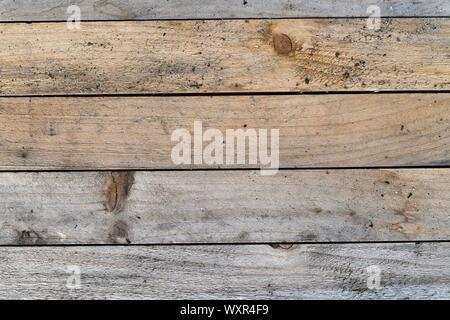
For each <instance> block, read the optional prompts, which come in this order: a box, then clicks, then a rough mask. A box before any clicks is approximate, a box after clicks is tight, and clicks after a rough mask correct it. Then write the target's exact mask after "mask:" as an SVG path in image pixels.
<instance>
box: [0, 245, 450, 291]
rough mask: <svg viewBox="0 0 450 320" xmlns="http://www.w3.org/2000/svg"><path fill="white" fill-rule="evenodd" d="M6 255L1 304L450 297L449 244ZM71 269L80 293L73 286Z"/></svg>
mask: <svg viewBox="0 0 450 320" xmlns="http://www.w3.org/2000/svg"><path fill="white" fill-rule="evenodd" d="M0 257H1V259H0V269H1V270H2V272H1V273H0V297H1V298H2V299H44V298H47V299H48V298H51V299H55V298H63V299H83V298H85V299H87V298H89V299H91V298H93V299H105V298H108V299H218V298H220V299H314V298H315V299H380V298H381V299H430V298H432V299H449V298H450V268H449V267H448V266H449V264H450V245H449V244H448V243H422V244H419V243H417V244H413V243H406V244H371V245H362V244H358V245H339V244H334V245H294V246H293V247H291V248H290V249H283V248H272V247H270V246H268V245H255V246H157V247H58V248H55V247H40V248H17V247H16V248H14V247H9V248H5V247H3V248H0ZM69 266H78V267H80V271H81V277H80V279H81V283H80V288H79V289H69V288H67V282H68V280H69V277H70V275H71V274H70V273H68V272H67V270H68V269H67V268H68V267H69ZM370 266H378V268H379V270H380V271H381V274H380V275H381V279H380V280H381V281H380V288H379V289H369V286H368V284H367V283H368V280H369V276H370V274H369V272H368V271H367V268H368V267H370ZM72 268H73V267H72ZM372 268H373V267H372ZM369 281H370V280H369ZM73 283H74V282H71V281H70V280H69V284H73ZM369 283H370V282H369ZM370 288H373V286H370Z"/></svg>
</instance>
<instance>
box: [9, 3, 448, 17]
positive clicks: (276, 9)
mask: <svg viewBox="0 0 450 320" xmlns="http://www.w3.org/2000/svg"><path fill="white" fill-rule="evenodd" d="M374 4H375V5H378V6H379V7H380V10H381V16H382V17H393V16H422V17H423V16H449V15H450V4H449V2H448V1H445V0H428V1H414V0H382V1H379V0H377V1H373V0H340V1H336V0H315V1H311V0H270V1H267V0H246V1H243V0H226V1H224V0H207V1H203V0H170V1H167V0H46V1H36V0H2V1H1V2H0V21H64V20H66V19H67V18H68V16H69V14H68V13H67V7H68V6H69V5H78V6H79V7H80V9H81V14H82V19H83V20H142V19H209V18H298V17H365V16H368V15H369V13H368V12H367V8H368V7H369V6H370V5H374Z"/></svg>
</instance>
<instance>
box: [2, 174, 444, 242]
mask: <svg viewBox="0 0 450 320" xmlns="http://www.w3.org/2000/svg"><path fill="white" fill-rule="evenodd" d="M449 177H450V169H401V170H376V169H372V170H370V169H369V170H306V171H304V170H283V171H280V172H279V173H278V174H277V175H274V176H260V175H259V173H258V172H256V171H179V172H173V171H164V172H158V171H157V172H135V173H133V172H112V173H111V172H41V173H1V174H0V244H9V245H29V244H105V243H120V244H130V243H132V244H160V243H163V244H166V243H248V242H316V241H322V242H325V241H350V242H351V241H399V240H402V241H403V240H408V241H409V240H443V239H449V238H450V218H449V209H450V193H449V192H448V191H449V190H450V179H449Z"/></svg>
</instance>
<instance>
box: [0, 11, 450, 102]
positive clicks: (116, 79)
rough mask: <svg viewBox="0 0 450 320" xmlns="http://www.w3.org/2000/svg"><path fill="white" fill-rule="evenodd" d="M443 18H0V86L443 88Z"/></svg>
mask: <svg viewBox="0 0 450 320" xmlns="http://www.w3.org/2000/svg"><path fill="white" fill-rule="evenodd" d="M449 47H450V20H449V19H435V18H414V19H388V20H384V21H383V24H382V26H381V30H379V31H376V30H368V28H367V27H366V20H365V19H303V20H301V19H296V20H292V19H291V20H289V19H281V20H247V21H244V20H226V21H220V20H212V21H211V20H208V21H205V20H203V21H192V20H188V21H144V22H143V21H126V22H101V23H99V22H85V23H83V25H82V28H81V29H80V30H68V29H67V27H66V24H65V23H38V24H31V25H30V24H20V23H18V24H17V23H5V24H0V52H1V54H0V68H1V70H0V72H1V77H0V95H46V94H54V95H60V94H61V95H68V94H138V93H209V92H212V93H214V92H287V91H291V92H301V91H329V90H336V91H347V90H348V91H355V90H368V91H377V90H448V89H450V81H449V77H448V75H449V73H450V55H449Z"/></svg>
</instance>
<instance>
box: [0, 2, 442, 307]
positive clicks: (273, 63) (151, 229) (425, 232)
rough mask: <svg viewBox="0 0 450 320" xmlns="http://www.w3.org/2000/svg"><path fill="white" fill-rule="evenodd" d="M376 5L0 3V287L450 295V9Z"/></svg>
mask: <svg viewBox="0 0 450 320" xmlns="http://www.w3.org/2000/svg"><path fill="white" fill-rule="evenodd" d="M372 2H374V1H354V0H345V1H344V0H342V1H333V0H320V1H319V0H318V1H314V3H312V2H311V1H303V0H290V1H287V0H273V1H262V0H259V1H257V0H248V1H244V2H243V1H240V0H239V1H238V0H236V1H234V0H233V1H219V0H214V1H208V2H206V3H205V1H197V0H184V1H181V0H180V1H178V0H173V1H165V0H164V1H162V0H161V1H157V0H151V1H144V0H129V1H123V0H107V1H104V0H102V1H100V0H87V1H81V0H80V1H66V0H50V1H32V0H14V1H13V0H3V1H2V2H1V3H0V257H1V259H0V298H4V299H16V298H19V299H22V298H30V299H34V298H50V299H55V298H66V299H83V298H96V299H104V298H110V299H127V298H128V299H189V298H191V299H202V298H209V299H214V298H228V299H236V298H249V299H255V298H261V299H302V298H307V299H311V298H325V299H329V298H332V299H361V298H362V299H428V298H433V299H445V298H447V299H448V298H450V274H449V270H450V268H449V264H450V248H449V244H448V242H449V241H450V215H449V213H450V19H449V17H450V4H449V2H448V1H443V0H433V1H427V2H418V1H412V0H408V1H399V0H390V1H389V0H385V1H376V2H377V3H376V4H377V5H378V6H379V8H380V13H381V16H382V20H381V29H380V30H370V29H368V28H367V16H368V15H370V13H368V11H367V9H368V6H369V5H372V4H373V3H372ZM70 4H72V5H78V6H79V7H80V9H81V18H82V21H81V29H70V30H69V29H68V28H67V24H66V20H67V18H68V16H69V15H70V13H67V12H68V11H67V8H68V6H69V5H70ZM24 22H26V23H24ZM35 22H36V23H35ZM195 121H202V122H203V125H204V127H205V129H206V128H216V129H219V130H220V131H221V132H224V131H225V130H226V129H235V130H237V129H248V128H267V129H279V132H280V136H279V140H280V146H279V151H280V159H279V160H280V170H279V171H278V172H277V173H276V174H275V175H269V176H261V175H260V171H259V169H260V168H259V166H257V165H254V164H238V165H232V164H225V165H220V164H214V165H205V164H202V165H197V164H186V165H175V164H174V163H173V161H172V160H171V151H172V147H173V145H174V143H173V141H172V140H171V134H172V132H173V131H174V130H176V129H179V128H186V129H187V130H188V131H189V132H193V130H194V129H193V125H194V122H195ZM70 266H77V267H79V268H80V271H81V286H80V287H79V288H75V289H74V288H69V287H67V279H68V278H69V277H70V273H68V272H67V268H68V267H70ZM371 267H376V268H377V269H378V270H379V271H380V279H381V281H380V286H378V287H377V288H373V287H371V286H370V285H368V279H369V276H370V272H369V271H368V270H369V269H368V268H371Z"/></svg>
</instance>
